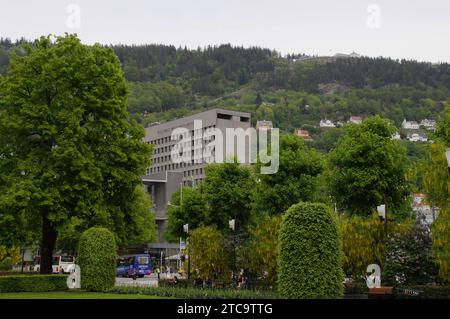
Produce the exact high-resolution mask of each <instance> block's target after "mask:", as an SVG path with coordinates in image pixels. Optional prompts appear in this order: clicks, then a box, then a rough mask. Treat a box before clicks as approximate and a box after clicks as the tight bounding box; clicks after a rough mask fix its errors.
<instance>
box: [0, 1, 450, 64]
mask: <svg viewBox="0 0 450 319" xmlns="http://www.w3.org/2000/svg"><path fill="white" fill-rule="evenodd" d="M70 4H76V5H77V6H78V7H79V8H80V10H81V11H80V15H79V17H80V19H79V21H80V25H79V26H80V27H79V28H70V27H69V26H70V23H69V24H68V23H67V21H68V20H69V21H75V22H76V21H78V20H77V15H76V13H74V11H72V13H68V12H67V10H68V6H69V5H70ZM371 4H375V5H376V6H375V7H369V6H370V5H371ZM368 8H369V11H370V12H368ZM373 8H375V9H373ZM374 10H375V11H374ZM378 10H379V11H378ZM377 12H379V15H378V16H379V19H377ZM71 14H72V15H71ZM70 18H73V19H70ZM368 20H370V21H369V23H368ZM378 22H379V23H378ZM75 25H76V23H75ZM64 32H76V33H78V34H79V36H80V37H81V39H82V40H83V42H85V43H94V42H100V43H102V44H110V43H113V44H117V43H124V44H142V43H161V44H173V45H175V46H180V45H181V46H187V47H189V48H197V47H198V46H201V47H203V46H206V45H214V44H222V43H231V44H233V45H243V46H245V47H248V46H253V45H257V46H262V47H266V48H270V49H275V50H277V51H279V52H281V53H283V54H286V53H294V52H295V53H307V54H319V55H333V54H335V53H338V52H340V53H350V52H351V51H356V52H358V53H360V54H362V55H368V56H388V57H393V58H406V59H417V60H421V61H431V62H450V0H426V1H424V0H409V1H407V0H390V1H389V0H369V1H366V0H310V1H304V0H271V1H268V0H159V1H155V0H90V1H89V0H27V1H25V0H14V1H12V0H0V36H2V37H9V38H12V39H16V38H20V37H22V36H23V37H25V38H27V39H34V38H36V37H39V36H40V35H47V34H50V33H51V34H57V35H60V34H63V33H64Z"/></svg>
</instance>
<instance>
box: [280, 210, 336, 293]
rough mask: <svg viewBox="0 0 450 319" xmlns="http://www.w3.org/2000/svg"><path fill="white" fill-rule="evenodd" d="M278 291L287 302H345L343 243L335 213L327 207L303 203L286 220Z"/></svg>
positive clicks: (281, 246)
mask: <svg viewBox="0 0 450 319" xmlns="http://www.w3.org/2000/svg"><path fill="white" fill-rule="evenodd" d="M279 236H280V238H279V239H280V240H279V257H278V290H279V293H280V295H281V296H283V297H286V298H341V297H342V296H343V281H344V272H343V270H342V243H341V236H340V232H339V228H338V224H337V220H336V217H335V215H334V214H333V212H332V211H331V210H330V209H329V208H328V207H327V206H326V205H324V204H312V203H299V204H296V205H293V206H291V207H290V208H289V209H288V210H287V211H286V213H285V215H284V216H283V222H282V226H281V230H280V235H279Z"/></svg>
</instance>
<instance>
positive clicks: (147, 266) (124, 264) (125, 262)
mask: <svg viewBox="0 0 450 319" xmlns="http://www.w3.org/2000/svg"><path fill="white" fill-rule="evenodd" d="M152 270H153V267H152V261H151V259H150V256H149V255H148V254H137V255H128V256H120V257H119V258H118V259H117V269H116V274H117V277H134V276H137V277H141V278H142V277H144V276H145V275H150V274H151V273H152Z"/></svg>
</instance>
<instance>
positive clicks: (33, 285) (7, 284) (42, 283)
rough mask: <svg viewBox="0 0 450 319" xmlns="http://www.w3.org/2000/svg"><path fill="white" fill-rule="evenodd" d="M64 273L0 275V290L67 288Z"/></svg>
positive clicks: (29, 290) (56, 289) (37, 290)
mask: <svg viewBox="0 0 450 319" xmlns="http://www.w3.org/2000/svg"><path fill="white" fill-rule="evenodd" d="M66 281H67V276H65V275H19V276H2V277H0V292H45V291H64V290H67V289H68V288H67V283H66Z"/></svg>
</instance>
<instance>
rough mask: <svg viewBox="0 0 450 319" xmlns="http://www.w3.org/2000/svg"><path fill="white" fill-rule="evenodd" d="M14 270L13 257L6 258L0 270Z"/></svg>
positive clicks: (0, 263)
mask: <svg viewBox="0 0 450 319" xmlns="http://www.w3.org/2000/svg"><path fill="white" fill-rule="evenodd" d="M12 268H13V262H12V259H11V257H6V258H5V259H3V260H2V261H1V262H0V270H1V271H8V270H11V269H12Z"/></svg>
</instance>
